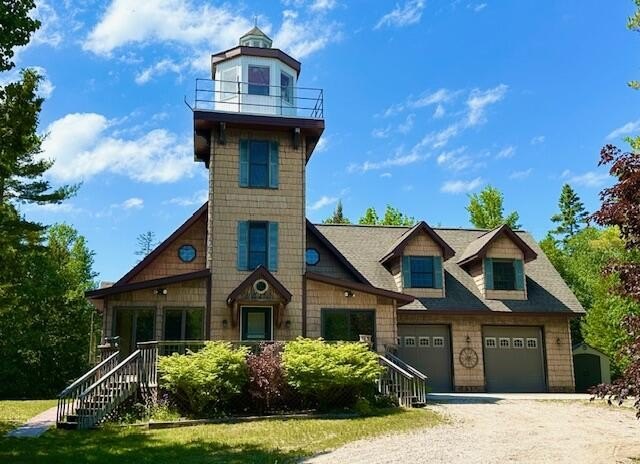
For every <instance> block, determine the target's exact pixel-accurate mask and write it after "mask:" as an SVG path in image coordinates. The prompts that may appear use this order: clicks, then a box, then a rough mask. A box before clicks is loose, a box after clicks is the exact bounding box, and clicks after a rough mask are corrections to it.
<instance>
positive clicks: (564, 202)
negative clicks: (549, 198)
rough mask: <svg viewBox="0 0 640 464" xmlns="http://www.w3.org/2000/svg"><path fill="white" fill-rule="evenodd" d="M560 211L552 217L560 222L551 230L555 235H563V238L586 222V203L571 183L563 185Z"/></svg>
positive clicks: (559, 203)
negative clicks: (581, 199)
mask: <svg viewBox="0 0 640 464" xmlns="http://www.w3.org/2000/svg"><path fill="white" fill-rule="evenodd" d="M558 205H559V206H560V212H559V213H558V214H554V215H553V216H552V217H551V221H552V222H555V223H557V224H558V227H557V228H555V229H554V230H552V231H551V233H552V234H554V235H563V240H565V241H566V239H567V238H569V237H572V236H573V235H575V234H576V232H578V231H579V230H580V229H581V228H582V225H583V224H586V222H587V217H588V213H587V211H586V210H585V209H584V204H583V203H582V201H580V197H578V195H577V194H576V192H575V191H574V190H573V189H572V188H571V186H570V185H569V184H564V185H563V186H562V193H561V194H560V201H559V202H558Z"/></svg>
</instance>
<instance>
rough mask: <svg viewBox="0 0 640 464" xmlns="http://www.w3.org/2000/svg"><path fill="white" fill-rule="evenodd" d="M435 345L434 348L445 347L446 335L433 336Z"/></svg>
mask: <svg viewBox="0 0 640 464" xmlns="http://www.w3.org/2000/svg"><path fill="white" fill-rule="evenodd" d="M433 347H434V348H443V347H444V337H433Z"/></svg>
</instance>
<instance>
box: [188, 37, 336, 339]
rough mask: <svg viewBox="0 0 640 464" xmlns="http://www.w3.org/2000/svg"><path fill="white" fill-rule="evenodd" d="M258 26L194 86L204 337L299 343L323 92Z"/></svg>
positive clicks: (216, 57)
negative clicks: (302, 81)
mask: <svg viewBox="0 0 640 464" xmlns="http://www.w3.org/2000/svg"><path fill="white" fill-rule="evenodd" d="M300 68H301V65H300V62H298V61H297V60H295V59H294V58H292V57H291V56H289V55H287V54H286V53H284V52H283V51H281V50H279V49H276V48H272V41H271V39H270V38H269V37H267V35H266V34H265V33H264V32H262V31H261V30H260V29H259V28H257V27H254V28H253V29H252V30H250V31H249V32H247V33H246V34H245V35H243V36H242V37H241V38H240V41H239V44H238V46H236V47H234V48H231V49H229V50H226V51H223V52H219V53H216V54H214V55H213V56H212V57H211V79H210V80H209V79H199V80H197V82H196V98H195V106H194V108H193V123H194V154H195V159H196V160H197V161H201V162H203V163H204V165H205V166H206V168H207V169H208V172H209V205H208V219H207V221H208V224H207V267H208V268H209V269H210V270H211V282H212V284H211V286H210V292H209V293H210V296H209V300H210V301H209V302H208V304H209V305H210V311H208V313H209V314H210V316H209V320H208V321H207V325H208V330H207V331H206V332H208V335H209V337H210V338H213V339H226V340H238V339H240V340H245V341H260V340H286V339H290V338H295V337H297V336H299V335H302V326H303V280H304V272H305V259H304V250H305V167H306V164H307V162H308V161H309V158H310V157H311V155H312V153H313V150H314V148H315V146H316V144H317V143H318V140H319V138H320V136H321V135H322V132H323V130H324V119H323V95H322V90H320V89H309V88H299V87H298V86H297V81H298V78H299V75H300Z"/></svg>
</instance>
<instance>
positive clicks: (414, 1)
mask: <svg viewBox="0 0 640 464" xmlns="http://www.w3.org/2000/svg"><path fill="white" fill-rule="evenodd" d="M424 4H425V2H424V0H409V1H406V2H405V3H404V5H396V7H395V8H394V9H393V10H391V11H390V12H389V13H387V14H385V15H384V16H383V17H382V18H380V19H379V20H378V22H377V23H376V25H375V26H374V29H380V28H381V27H383V26H393V27H403V26H409V25H411V24H415V23H417V22H418V21H420V18H421V17H422V10H424Z"/></svg>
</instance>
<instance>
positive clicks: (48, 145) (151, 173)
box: [42, 113, 195, 183]
mask: <svg viewBox="0 0 640 464" xmlns="http://www.w3.org/2000/svg"><path fill="white" fill-rule="evenodd" d="M111 124H112V123H111V122H110V121H109V120H107V118H106V117H104V116H103V115H101V114H96V113H73V114H68V115H66V116H64V117H63V118H60V119H58V120H56V121H54V122H53V123H51V124H50V125H49V127H48V128H47V131H46V132H48V135H47V137H46V139H45V141H44V142H43V144H42V149H43V153H42V157H44V158H49V159H54V160H55V164H54V165H53V167H52V168H51V169H50V170H49V171H48V172H49V174H50V175H51V176H52V177H54V178H55V179H57V180H60V181H64V182H68V181H77V180H86V179H90V178H91V177H93V176H95V175H97V174H100V173H106V172H110V173H114V174H120V175H124V176H128V177H129V178H131V179H133V180H136V181H139V182H152V183H163V182H175V181H177V180H179V179H181V178H183V177H190V176H191V175H193V172H194V169H195V163H194V162H193V157H192V152H191V150H192V148H191V147H192V142H191V140H189V138H188V137H184V138H178V137H177V136H176V135H174V134H172V133H171V132H169V131H167V130H165V129H155V130H152V131H150V132H148V133H145V134H143V135H141V136H139V137H137V138H133V139H124V138H118V137H115V136H113V135H110V134H108V133H107V130H108V129H109V128H110V126H111Z"/></svg>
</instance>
